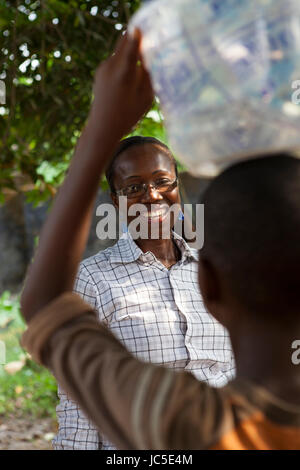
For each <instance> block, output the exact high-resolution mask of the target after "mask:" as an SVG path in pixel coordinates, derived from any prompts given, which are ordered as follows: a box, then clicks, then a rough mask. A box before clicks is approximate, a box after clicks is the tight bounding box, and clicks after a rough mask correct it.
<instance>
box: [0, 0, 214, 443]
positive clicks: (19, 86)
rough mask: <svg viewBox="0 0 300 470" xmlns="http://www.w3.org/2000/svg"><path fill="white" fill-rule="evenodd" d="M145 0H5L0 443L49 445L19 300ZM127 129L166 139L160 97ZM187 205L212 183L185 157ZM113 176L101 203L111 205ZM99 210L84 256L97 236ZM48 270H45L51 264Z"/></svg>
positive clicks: (44, 381)
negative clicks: (106, 67)
mask: <svg viewBox="0 0 300 470" xmlns="http://www.w3.org/2000/svg"><path fill="white" fill-rule="evenodd" d="M140 6H141V2H140V1H139V0H133V1H123V0H98V1H97V0H71V1H63V0H36V1H33V0H23V1H21V0H17V1H4V0H0V80H1V82H2V90H3V84H4V87H5V92H6V93H5V95H6V96H5V99H3V96H2V99H1V100H0V341H2V342H4V344H5V348H6V357H5V361H2V362H3V364H2V365H0V383H1V388H0V449H8V448H11V449H35V448H36V449H44V448H51V439H52V437H53V435H54V433H55V430H56V424H55V406H56V403H57V397H56V383H55V380H54V378H53V377H52V375H51V374H50V373H49V372H48V371H46V370H45V369H43V368H41V367H40V366H38V365H37V364H35V363H34V362H33V361H31V359H30V357H28V355H27V354H26V353H25V351H23V350H22V348H21V346H20V345H19V339H20V336H21V334H22V331H23V330H24V322H23V320H22V317H21V315H20V308H19V297H20V291H21V289H22V283H23V281H24V277H25V274H26V270H27V267H28V264H29V262H30V260H31V259H32V256H33V254H34V249H35V247H36V245H37V243H38V237H39V233H40V229H41V226H42V224H43V222H44V220H45V218H46V217H47V213H48V211H49V209H50V208H51V203H52V201H53V198H54V196H55V194H56V192H57V189H58V188H59V186H60V184H61V183H62V181H63V179H64V175H65V173H66V170H67V168H68V165H69V162H70V159H71V156H72V154H73V150H74V147H75V145H76V141H77V139H78V137H79V135H80V131H81V129H82V127H83V125H84V122H85V120H86V118H87V114H88V110H89V107H90V103H91V99H92V83H93V74H94V71H95V69H96V67H97V66H98V64H99V63H100V62H101V61H103V60H105V59H106V58H107V57H108V56H109V55H110V54H111V52H112V51H113V49H114V45H115V43H116V40H117V39H118V37H119V35H120V34H121V33H122V32H123V31H124V30H126V27H127V24H128V21H129V19H130V17H131V16H132V15H133V13H134V12H135V11H136V10H137V9H138V8H139V7H140ZM130 135H145V136H154V137H157V138H158V139H160V140H162V141H163V142H165V143H168V139H167V135H166V132H165V128H164V119H163V116H162V113H161V112H160V109H159V102H158V100H156V102H155V104H154V106H153V108H152V109H151V110H150V111H149V112H148V114H147V115H146V116H145V118H144V119H143V120H142V121H141V122H140V123H139V125H138V127H137V128H136V129H135V130H134V132H133V133H132V134H130ZM179 170H180V180H181V193H182V198H183V202H188V203H193V202H194V203H196V202H198V199H199V196H200V194H201V192H202V190H203V189H204V188H205V187H206V185H207V184H208V181H207V180H199V179H196V178H193V177H192V176H191V175H189V174H188V173H187V172H186V171H185V169H184V168H183V167H182V165H180V163H179ZM109 201H110V196H109V192H108V190H107V182H106V181H105V179H104V178H103V179H102V181H101V182H100V185H99V193H98V198H97V202H96V205H99V204H101V203H102V202H109ZM97 222H98V220H97V217H94V220H93V224H92V229H91V233H90V237H89V241H88V245H87V248H86V252H85V254H84V257H85V258H86V257H87V256H90V255H92V254H94V253H96V252H97V251H99V250H102V249H104V248H106V247H107V246H109V245H111V244H112V243H114V241H112V240H98V239H97V237H96V229H95V227H96V224H97ZM45 269H46V267H45Z"/></svg>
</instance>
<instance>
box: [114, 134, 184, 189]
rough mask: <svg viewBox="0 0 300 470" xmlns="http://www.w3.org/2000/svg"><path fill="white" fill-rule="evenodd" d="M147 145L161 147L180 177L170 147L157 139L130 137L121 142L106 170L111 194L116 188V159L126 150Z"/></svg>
mask: <svg viewBox="0 0 300 470" xmlns="http://www.w3.org/2000/svg"><path fill="white" fill-rule="evenodd" d="M145 144H154V145H158V146H160V147H162V149H163V150H164V151H165V153H166V154H167V155H168V156H169V157H170V158H171V160H172V162H173V164H174V167H175V173H176V177H177V176H178V170H177V162H176V160H175V158H174V156H173V154H172V152H171V150H170V149H169V147H167V145H165V144H164V143H163V142H161V141H160V140H158V139H156V138H155V137H144V136H139V135H137V136H133V137H128V138H127V139H123V140H121V141H120V143H119V145H118V147H117V149H116V151H115V153H114V155H113V156H112V159H111V161H110V163H109V165H108V167H107V169H106V172H105V176H106V179H107V181H108V184H109V187H110V190H111V192H114V191H115V187H114V182H113V179H114V168H115V163H116V159H117V157H118V156H119V155H120V154H121V153H123V152H125V150H127V149H128V148H130V147H132V146H134V145H145Z"/></svg>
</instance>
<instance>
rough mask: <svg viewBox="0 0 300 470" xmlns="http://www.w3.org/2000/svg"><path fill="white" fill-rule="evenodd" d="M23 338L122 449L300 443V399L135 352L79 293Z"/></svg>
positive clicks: (41, 317) (57, 303)
mask: <svg viewBox="0 0 300 470" xmlns="http://www.w3.org/2000/svg"><path fill="white" fill-rule="evenodd" d="M22 344H23V346H24V347H25V348H26V349H27V350H28V351H29V352H30V353H31V354H32V356H33V358H34V359H35V360H37V361H38V362H40V363H42V364H44V365H46V366H47V367H49V368H50V369H51V370H52V371H53V373H54V375H55V376H56V378H57V379H58V381H59V382H60V383H61V385H62V386H63V388H64V389H65V390H66V391H67V392H68V393H69V394H70V396H71V397H72V398H73V399H74V400H75V401H76V402H77V403H78V404H79V405H80V406H81V408H82V409H83V410H84V412H85V413H86V415H87V416H89V417H90V419H91V420H92V421H93V422H94V424H95V425H96V426H97V427H98V429H99V431H100V432H103V433H104V434H105V435H106V436H107V437H108V438H109V439H110V440H111V441H112V442H114V443H115V444H116V446H117V447H118V448H119V449H238V450H243V449H250V450H252V449H268V450H269V449H300V407H299V406H294V405H291V404H289V403H287V402H284V401H282V400H280V399H278V398H276V397H274V396H273V395H271V394H270V393H269V392H268V391H267V390H265V389H264V388H261V387H258V386H256V385H254V384H251V383H248V382H245V381H244V380H243V381H242V380H238V379H236V380H234V381H232V382H230V383H229V384H228V385H227V386H225V387H223V388H218V389H217V388H213V387H209V386H208V385H207V384H205V383H203V382H199V381H198V380H197V379H195V377H193V376H192V375H191V374H190V373H188V372H176V371H172V370H169V369H166V368H163V367H161V366H156V365H153V364H146V363H144V362H142V361H140V360H138V359H136V358H134V357H133V356H132V355H131V354H130V353H129V352H128V351H127V350H126V349H125V347H124V346H123V345H122V344H121V343H120V342H119V341H118V340H117V339H116V337H115V336H114V335H113V334H112V333H111V332H110V331H109V330H108V329H107V328H106V327H105V326H104V325H101V324H99V321H98V319H97V318H96V314H95V312H94V311H93V310H92V309H91V307H90V306H89V305H88V304H86V303H85V302H84V301H83V300H82V299H81V298H80V297H79V296H78V295H76V294H73V293H66V294H64V295H62V296H61V297H59V298H58V299H56V300H54V301H53V302H52V303H51V304H49V305H48V306H47V307H45V308H44V309H43V310H42V311H41V312H40V313H39V314H38V315H36V316H35V317H34V318H33V319H32V320H31V322H30V323H29V326H28V329H27V331H26V332H25V333H24V335H23V338H22Z"/></svg>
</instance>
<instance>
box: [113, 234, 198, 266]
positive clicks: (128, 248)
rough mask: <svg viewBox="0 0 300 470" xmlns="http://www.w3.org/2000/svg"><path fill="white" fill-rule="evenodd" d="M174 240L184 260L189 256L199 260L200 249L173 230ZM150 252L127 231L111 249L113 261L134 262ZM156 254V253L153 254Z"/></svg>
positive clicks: (142, 258) (143, 258) (145, 256)
mask: <svg viewBox="0 0 300 470" xmlns="http://www.w3.org/2000/svg"><path fill="white" fill-rule="evenodd" d="M172 235H173V239H174V242H175V243H176V245H177V247H178V248H179V250H180V251H181V255H182V261H184V260H185V259H187V258H193V259H194V260H196V261H198V251H197V250H195V249H194V248H190V247H189V246H188V244H187V243H186V241H185V240H184V239H183V238H182V237H181V236H180V235H178V234H177V233H175V232H173V231H172ZM148 254H149V253H144V252H143V251H142V250H141V249H140V248H139V247H138V246H137V244H136V243H135V241H134V240H133V238H132V236H131V234H130V233H129V232H126V233H124V234H123V235H122V237H121V238H120V239H119V241H118V242H117V243H116V244H115V245H114V246H112V247H111V249H110V261H111V262H112V263H132V262H133V261H136V260H137V259H139V258H140V259H141V260H142V261H143V260H145V258H147V255H148ZM153 256H154V255H153Z"/></svg>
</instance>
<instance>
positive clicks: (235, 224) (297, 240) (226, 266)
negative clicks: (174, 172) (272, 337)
mask: <svg viewBox="0 0 300 470" xmlns="http://www.w3.org/2000/svg"><path fill="white" fill-rule="evenodd" d="M202 202H203V203H204V204H205V227H204V231H205V242H204V247H203V249H202V250H201V251H200V256H201V257H203V258H207V259H208V260H210V261H211V263H212V264H213V265H214V266H215V268H216V269H217V271H218V273H219V274H220V275H222V276H226V279H227V282H229V285H230V288H231V291H232V294H233V295H234V296H235V298H236V299H237V300H238V302H239V303H240V304H241V307H242V308H243V309H246V310H247V311H249V312H250V313H251V314H253V315H257V317H258V318H259V319H267V318H268V317H270V316H271V317H272V320H274V321H275V320H276V319H277V320H278V321H279V323H281V324H284V322H288V321H289V319H292V318H293V321H294V320H296V319H298V318H299V308H300V160H298V159H297V158H295V157H292V156H291V155H290V154H285V153H278V154H274V155H273V156H262V157H258V158H255V159H251V160H248V161H244V162H242V163H239V164H236V165H233V166H231V167H229V168H228V169H227V170H226V171H224V172H223V173H222V174H221V175H220V176H218V177H217V178H216V179H214V180H213V182H212V183H211V185H210V186H209V187H208V189H207V190H206V192H205V193H204V195H203V197H202ZM277 320H276V321H277Z"/></svg>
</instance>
